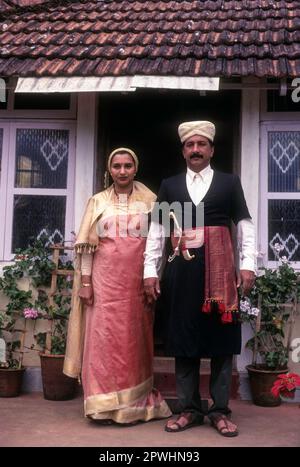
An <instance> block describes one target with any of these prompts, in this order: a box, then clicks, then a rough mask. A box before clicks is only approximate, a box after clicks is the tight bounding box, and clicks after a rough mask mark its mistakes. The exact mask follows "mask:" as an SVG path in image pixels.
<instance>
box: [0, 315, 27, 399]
mask: <svg viewBox="0 0 300 467" xmlns="http://www.w3.org/2000/svg"><path fill="white" fill-rule="evenodd" d="M18 318H19V316H18V314H17V313H14V312H12V313H10V314H9V315H7V314H6V313H4V312H3V311H1V312H0V397H16V396H18V395H19V394H20V392H21V387H22V381H23V374H24V371H25V368H24V367H23V365H22V363H23V354H24V337H25V332H26V328H25V324H24V326H20V325H19V326H16V323H17V322H19V320H18Z"/></svg>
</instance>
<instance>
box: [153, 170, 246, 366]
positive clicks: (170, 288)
mask: <svg viewBox="0 0 300 467" xmlns="http://www.w3.org/2000/svg"><path fill="white" fill-rule="evenodd" d="M163 201H166V202H168V203H170V204H171V203H173V202H175V201H177V202H179V203H181V205H182V209H183V206H184V203H185V202H190V203H191V202H192V200H191V198H190V196H189V193H188V189H187V186H186V173H183V174H180V175H177V176H174V177H170V178H168V179H165V180H163V181H162V184H161V187H160V190H159V194H158V202H163ZM202 203H204V225H205V226H228V227H229V228H230V225H231V221H233V222H234V223H235V224H237V223H238V222H239V221H240V220H242V219H246V218H250V214H249V211H248V208H247V205H246V202H245V198H244V193H243V189H242V186H241V183H240V179H239V177H238V176H236V175H232V174H226V173H222V172H218V171H214V175H213V179H212V182H211V185H210V187H209V189H208V191H207V193H206V195H205V196H204V198H203V199H202ZM192 213H193V227H196V225H195V221H196V215H195V213H196V206H195V205H194V204H192ZM170 252H172V247H171V244H170V239H168V240H167V253H170ZM192 253H193V254H194V255H195V256H196V257H195V258H194V259H192V260H191V261H187V260H185V259H184V258H183V256H182V255H180V256H177V257H176V258H175V259H174V260H173V261H172V262H171V263H167V264H166V267H165V270H164V274H163V278H162V287H161V288H162V297H161V302H160V306H159V308H160V309H161V313H163V319H162V323H163V328H164V332H163V336H164V344H165V349H166V354H167V355H169V356H178V357H208V358H209V357H214V356H225V355H233V354H239V353H240V350H241V325H240V323H235V324H223V323H221V320H220V316H219V315H218V313H217V312H212V313H210V314H206V313H203V312H202V311H201V308H202V304H203V301H204V278H205V252H204V246H202V247H201V248H197V249H193V251H192Z"/></svg>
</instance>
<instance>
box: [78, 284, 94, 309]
mask: <svg viewBox="0 0 300 467" xmlns="http://www.w3.org/2000/svg"><path fill="white" fill-rule="evenodd" d="M78 295H79V297H80V298H81V299H82V301H83V303H84V304H85V305H92V304H93V300H94V292H93V287H92V286H91V285H90V286H88V287H81V289H80V290H79V294H78Z"/></svg>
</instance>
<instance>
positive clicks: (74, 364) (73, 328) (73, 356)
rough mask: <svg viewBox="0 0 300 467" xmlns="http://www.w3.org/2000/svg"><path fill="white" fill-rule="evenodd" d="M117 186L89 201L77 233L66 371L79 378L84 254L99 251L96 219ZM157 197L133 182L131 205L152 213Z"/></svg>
mask: <svg viewBox="0 0 300 467" xmlns="http://www.w3.org/2000/svg"><path fill="white" fill-rule="evenodd" d="M114 198H115V193H114V187H113V185H111V186H110V187H109V188H107V189H106V190H104V191H101V192H100V193H97V194H96V195H94V196H92V197H91V198H90V199H89V201H88V204H87V207H86V210H85V213H84V216H83V218H82V221H81V225H80V229H79V233H78V236H77V238H76V242H75V246H74V248H75V260H74V269H75V272H74V283H73V290H72V304H71V313H70V318H69V324H68V336H67V346H66V354H65V361H64V369H63V372H64V373H65V374H66V375H67V376H70V377H71V378H79V376H80V372H81V361H82V354H83V344H84V330H85V310H84V306H83V304H82V301H81V299H80V297H79V296H78V293H79V290H80V287H81V254H82V253H84V252H88V253H92V252H94V251H95V250H96V248H97V246H98V243H99V237H98V235H97V232H96V225H97V221H98V220H99V219H100V217H101V215H102V214H103V213H104V211H105V210H106V209H107V208H108V207H109V206H111V205H112V204H113V203H114ZM155 199H156V196H155V194H154V193H152V191H150V190H149V188H147V187H146V186H145V185H144V184H143V183H140V182H137V181H134V182H133V190H132V193H131V195H130V197H129V199H128V206H129V208H132V207H133V208H134V206H135V204H136V206H137V210H138V211H139V212H141V206H142V205H141V203H143V204H144V210H143V213H145V214H146V213H149V212H150V211H151V209H152V208H153V205H152V203H154V201H155Z"/></svg>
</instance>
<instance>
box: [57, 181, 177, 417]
mask: <svg viewBox="0 0 300 467" xmlns="http://www.w3.org/2000/svg"><path fill="white" fill-rule="evenodd" d="M137 183H138V182H135V187H134V190H133V193H132V195H131V196H130V197H129V199H128V202H125V203H124V202H122V201H120V200H118V199H117V198H116V196H115V195H114V193H110V195H111V196H110V197H109V202H107V203H106V206H105V208H103V209H102V212H101V215H100V216H99V218H98V219H97V222H96V228H95V229H96V232H97V235H98V245H97V246H96V247H95V248H96V249H95V252H94V257H93V267H92V283H93V291H94V301H93V305H92V306H89V307H86V310H85V313H84V314H85V338H84V346H83V359H82V371H81V376H82V384H83V389H84V411H85V415H86V416H87V417H90V418H92V419H96V420H105V419H110V420H114V421H115V422H118V423H130V422H134V421H138V420H142V421H147V420H150V419H153V418H164V417H168V416H169V415H170V410H169V408H168V406H167V404H166V402H165V401H164V400H163V399H162V397H161V395H160V393H159V392H158V391H157V390H155V389H153V375H152V373H153V334H152V333H153V310H152V309H150V308H149V307H148V306H147V305H146V303H145V296H144V291H143V253H144V250H145V242H146V236H145V235H144V233H145V231H146V230H145V228H146V227H147V226H146V224H147V210H149V209H148V208H149V202H147V203H146V207H147V209H145V204H144V207H143V204H142V203H141V198H142V196H141V189H145V190H147V192H146V193H147V195H148V198H151V196H150V195H149V194H150V193H151V192H150V191H149V190H148V189H147V188H146V187H144V186H143V185H142V184H139V185H138V188H139V190H140V191H139V196H138V202H137V185H136V184H137ZM108 190H110V189H108ZM106 191H107V190H106ZM151 195H152V201H154V195H153V194H152V193H151ZM82 243H84V244H85V245H86V244H87V243H90V242H82ZM71 326H72V324H71V319H70V323H69V332H70V336H68V338H69V337H70V338H71V337H72V336H71V334H72V331H71ZM75 326H78V323H77V324H76V323H75ZM77 331H78V329H77ZM80 340H82V337H81V338H79V341H80ZM68 344H70V343H68ZM70 347H72V346H71V345H70V346H69V348H70ZM77 363H78V361H77ZM75 366H76V365H75ZM72 369H73V370H74V365H73V367H72V353H71V352H70V351H69V352H68V351H67V355H66V361H65V373H66V374H69V375H70V376H74V371H72ZM72 373H73V374H72ZM75 373H76V371H75Z"/></svg>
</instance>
